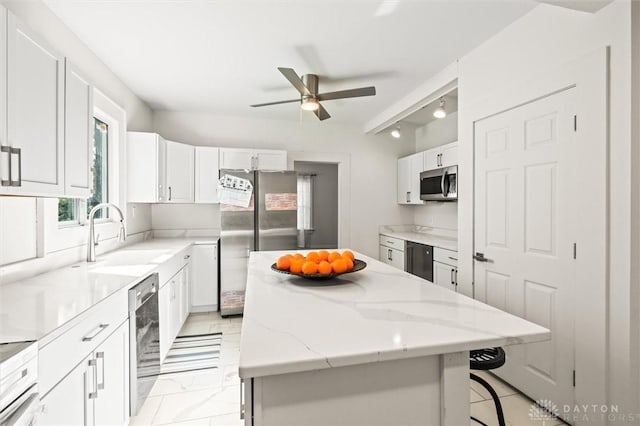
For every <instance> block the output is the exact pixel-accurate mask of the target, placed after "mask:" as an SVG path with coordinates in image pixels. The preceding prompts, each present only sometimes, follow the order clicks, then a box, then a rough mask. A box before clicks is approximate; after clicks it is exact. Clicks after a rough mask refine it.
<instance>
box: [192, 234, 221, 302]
mask: <svg viewBox="0 0 640 426" xmlns="http://www.w3.org/2000/svg"><path fill="white" fill-rule="evenodd" d="M190 284H191V288H190V295H191V306H190V310H191V312H209V311H217V310H218V246H217V245H216V244H196V245H194V246H193V261H192V264H191V280H190Z"/></svg>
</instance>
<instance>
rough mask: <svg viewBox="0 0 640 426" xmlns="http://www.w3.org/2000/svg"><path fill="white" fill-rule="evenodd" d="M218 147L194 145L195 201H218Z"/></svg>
mask: <svg viewBox="0 0 640 426" xmlns="http://www.w3.org/2000/svg"><path fill="white" fill-rule="evenodd" d="M219 153H220V149H219V148H214V147H210V146H196V147H195V162H196V166H195V167H196V168H195V202H196V203H218V202H219V200H218V178H219V173H220V166H219V165H218V156H219Z"/></svg>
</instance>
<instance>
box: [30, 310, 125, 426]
mask: <svg viewBox="0 0 640 426" xmlns="http://www.w3.org/2000/svg"><path fill="white" fill-rule="evenodd" d="M128 342H129V321H128V320H127V321H125V322H124V323H122V324H121V325H120V327H118V329H117V330H116V331H114V332H113V333H112V334H111V335H110V336H109V337H107V338H106V339H105V340H104V341H103V342H102V343H101V344H100V345H99V346H98V347H97V348H96V349H95V350H94V351H93V352H91V353H90V354H89V355H88V356H87V357H85V358H84V359H83V360H82V361H81V362H80V364H78V365H77V366H76V367H75V368H74V369H73V370H72V371H71V372H70V373H69V374H67V375H66V376H65V377H64V379H62V380H61V381H60V383H58V384H57V385H56V386H55V387H54V388H53V389H52V390H51V392H49V393H48V394H47V395H46V396H45V397H44V398H43V399H42V405H43V413H42V415H41V416H40V417H39V418H38V424H41V425H62V424H73V425H123V424H126V423H127V422H128V418H129V380H128V377H129V361H128V359H129V346H128ZM47 368H55V366H53V365H49V366H47Z"/></svg>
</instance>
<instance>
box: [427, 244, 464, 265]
mask: <svg viewBox="0 0 640 426" xmlns="http://www.w3.org/2000/svg"><path fill="white" fill-rule="evenodd" d="M433 260H435V261H436V262H442V263H446V264H447V265H451V266H455V267H456V268H457V267H458V252H457V251H453V250H447V249H443V248H440V247H434V248H433Z"/></svg>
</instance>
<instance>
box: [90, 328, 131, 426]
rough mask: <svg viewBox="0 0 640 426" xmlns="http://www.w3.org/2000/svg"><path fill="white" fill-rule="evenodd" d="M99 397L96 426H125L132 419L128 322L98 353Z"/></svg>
mask: <svg viewBox="0 0 640 426" xmlns="http://www.w3.org/2000/svg"><path fill="white" fill-rule="evenodd" d="M94 358H95V360H96V368H97V370H98V371H97V382H98V397H97V398H96V399H95V400H94V402H95V408H94V409H95V424H96V425H125V424H127V422H128V418H129V321H128V320H127V321H125V322H124V323H123V324H122V325H120V327H118V329H117V330H116V331H115V332H114V333H113V334H112V335H111V336H109V337H108V338H107V339H106V340H105V341H104V342H103V343H102V344H101V345H100V346H98V348H97V349H96V350H95V353H94Z"/></svg>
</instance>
